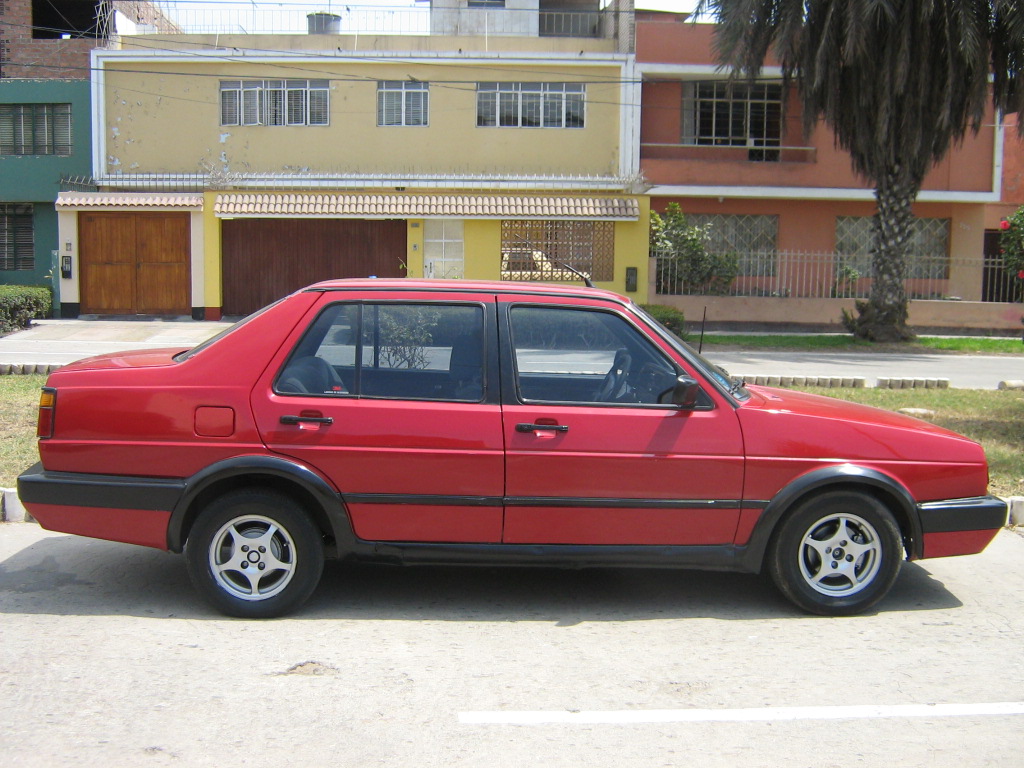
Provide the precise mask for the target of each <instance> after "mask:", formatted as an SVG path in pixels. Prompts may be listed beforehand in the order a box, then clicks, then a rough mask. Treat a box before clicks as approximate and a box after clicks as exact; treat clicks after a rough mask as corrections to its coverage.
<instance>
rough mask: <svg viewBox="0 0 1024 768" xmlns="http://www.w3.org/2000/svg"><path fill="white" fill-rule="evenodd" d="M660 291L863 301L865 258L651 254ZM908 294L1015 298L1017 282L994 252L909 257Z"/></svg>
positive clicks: (867, 286) (1021, 288)
mask: <svg viewBox="0 0 1024 768" xmlns="http://www.w3.org/2000/svg"><path fill="white" fill-rule="evenodd" d="M651 255H652V256H654V257H655V259H656V267H655V290H656V293H658V294H660V295H676V296H679V295H720V296H762V297H777V298H793V299H863V298H867V297H868V295H869V294H870V293H871V283H872V278H871V264H870V259H869V258H868V257H864V256H846V255H842V254H836V253H801V252H789V251H771V252H763V253H753V252H747V253H714V252H712V253H709V254H708V256H707V258H706V259H702V260H700V261H698V262H693V261H689V262H688V261H683V260H681V259H678V258H674V257H673V256H672V255H671V254H665V253H656V252H652V254H651ZM904 284H905V286H906V290H907V295H908V296H909V297H910V298H911V299H940V300H941V299H963V298H965V295H966V297H967V298H973V299H975V300H977V299H978V298H979V297H980V299H981V301H990V302H1020V301H1021V300H1022V293H1024V281H1021V280H1019V279H1017V278H1016V277H1014V276H1013V275H1011V274H1009V273H1008V272H1007V270H1006V269H1005V268H1004V267H1003V260H1002V258H1001V257H999V256H986V257H976V258H965V257H952V258H951V257H947V258H934V257H929V258H924V257H916V258H915V257H913V256H912V257H911V258H910V259H909V260H908V262H907V278H906V280H905V281H904Z"/></svg>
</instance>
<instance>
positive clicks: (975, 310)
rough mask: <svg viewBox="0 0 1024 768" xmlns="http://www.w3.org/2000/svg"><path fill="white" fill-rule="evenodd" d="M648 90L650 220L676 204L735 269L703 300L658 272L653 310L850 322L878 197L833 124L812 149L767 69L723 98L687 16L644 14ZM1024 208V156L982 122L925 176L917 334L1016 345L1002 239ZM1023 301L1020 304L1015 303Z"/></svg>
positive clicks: (702, 294) (992, 124)
mask: <svg viewBox="0 0 1024 768" xmlns="http://www.w3.org/2000/svg"><path fill="white" fill-rule="evenodd" d="M636 20H637V21H636V27H637V43H636V49H637V69H638V71H639V72H640V74H641V76H642V78H643V86H642V108H641V118H640V126H641V128H640V166H641V170H642V172H643V175H644V178H645V180H646V181H647V183H648V184H649V185H650V189H649V194H650V196H651V208H652V210H655V211H664V210H665V209H666V207H667V206H668V204H669V203H672V202H675V203H678V204H679V205H680V207H681V209H682V211H683V212H684V213H685V214H686V215H687V218H688V220H689V221H690V222H691V223H695V224H699V225H706V226H708V231H709V236H710V241H711V248H712V249H713V250H715V251H719V252H725V253H729V254H733V255H734V256H735V260H734V262H732V263H733V264H734V265H735V267H736V271H737V272H738V274H737V275H736V277H735V279H733V280H732V281H731V283H730V286H729V289H728V291H727V292H726V293H727V294H728V295H722V296H708V295H706V294H707V292H708V291H707V290H702V289H701V287H700V286H687V285H685V284H683V283H685V281H681V280H680V279H679V278H678V277H673V275H672V274H671V270H670V269H669V267H670V266H671V265H670V263H668V262H667V261H663V263H662V265H661V267H660V268H653V269H652V270H651V274H652V287H651V291H650V293H651V300H652V301H658V302H660V303H665V304H672V305H675V306H678V307H680V308H682V309H683V310H684V311H685V312H687V313H688V314H690V315H696V314H699V313H700V312H701V311H702V308H703V307H705V306H706V307H708V317H709V320H713V321H716V322H718V323H719V324H725V323H726V322H728V323H739V324H743V325H747V326H749V325H750V324H751V323H773V324H777V323H780V322H784V323H786V324H792V325H796V326H807V327H833V326H834V327H835V328H836V329H837V330H838V329H839V327H840V326H839V323H840V317H841V308H844V307H845V308H852V306H853V301H854V299H855V298H858V297H862V296H866V295H867V293H868V292H869V291H870V248H871V241H872V236H871V217H872V215H873V214H874V211H875V204H874V196H873V189H872V186H871V185H870V183H868V182H866V181H865V180H864V179H863V178H861V177H858V176H857V175H856V174H855V173H854V172H853V170H852V167H851V163H850V158H849V156H848V154H847V153H846V152H845V151H844V150H842V149H841V148H839V147H837V146H836V143H835V140H834V136H833V134H832V133H831V132H830V131H829V130H828V129H827V127H825V126H824V125H823V124H819V125H818V127H817V128H816V129H815V130H814V131H813V132H812V133H811V134H810V135H806V136H805V135H804V133H803V128H802V115H801V112H800V104H799V102H798V100H797V99H796V98H795V94H793V93H786V92H784V90H783V88H782V84H781V70H780V68H779V67H778V65H777V64H776V63H774V62H771V61H769V62H767V63H766V66H765V68H764V71H763V73H762V77H761V78H760V79H758V80H757V81H755V82H753V83H746V82H740V83H734V84H730V83H729V82H728V75H727V72H724V71H721V70H720V69H719V66H718V64H717V60H716V58H715V55H714V51H713V34H714V27H713V25H710V24H694V23H691V22H690V21H688V20H687V19H686V16H685V15H684V14H671V13H660V12H648V11H638V12H637V16H636ZM1022 202H1024V145H1022V143H1021V142H1020V141H1019V140H1018V137H1017V131H1016V128H1015V126H1014V125H1010V124H1009V121H1001V120H997V119H996V115H995V114H994V113H992V114H990V115H989V116H987V118H986V120H985V122H984V126H983V128H982V129H981V131H980V132H979V133H978V134H977V135H975V136H970V137H968V139H967V140H965V141H964V143H963V145H962V146H960V147H958V148H956V150H955V151H954V152H952V153H951V154H950V155H949V156H948V157H947V158H946V159H945V160H944V161H943V162H942V163H940V164H938V165H937V166H936V167H935V168H933V169H932V171H931V172H930V173H929V174H928V176H927V178H926V179H925V182H924V184H923V186H922V189H921V192H920V194H919V195H918V198H917V202H916V204H915V206H914V213H915V215H916V216H917V217H918V219H917V221H916V222H915V227H916V230H915V233H914V240H913V243H912V247H911V251H912V252H911V255H910V260H909V265H908V283H907V288H908V292H909V294H910V296H911V298H912V302H911V316H910V322H911V324H912V325H913V326H915V327H917V328H919V329H920V328H970V329H974V330H977V331H993V332H1007V331H1011V330H1012V331H1019V329H1020V315H1021V306H1020V304H1019V303H1016V304H1014V303H1012V302H1011V299H1012V298H1013V297H1014V286H1013V285H1012V282H1010V280H1009V278H1008V277H1007V276H1006V274H1005V272H1004V271H1003V270H1002V269H1001V266H1000V264H999V255H998V243H997V241H998V236H997V227H998V223H999V219H1000V218H1001V217H1002V216H1005V215H1007V214H1008V213H1010V212H1012V211H1013V210H1015V209H1016V208H1017V207H1019V205H1020V204H1021V203H1022ZM1018 295H1019V294H1018Z"/></svg>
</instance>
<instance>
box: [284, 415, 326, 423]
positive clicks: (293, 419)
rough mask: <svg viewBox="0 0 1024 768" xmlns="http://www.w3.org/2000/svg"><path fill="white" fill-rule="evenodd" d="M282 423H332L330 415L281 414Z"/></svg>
mask: <svg viewBox="0 0 1024 768" xmlns="http://www.w3.org/2000/svg"><path fill="white" fill-rule="evenodd" d="M281 423H282V424H333V423H334V419H332V418H331V417H330V416H282V417H281Z"/></svg>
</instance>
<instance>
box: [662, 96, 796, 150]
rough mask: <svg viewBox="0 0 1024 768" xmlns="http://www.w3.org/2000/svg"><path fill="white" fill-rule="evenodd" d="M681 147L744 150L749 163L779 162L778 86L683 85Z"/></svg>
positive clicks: (780, 125)
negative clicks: (734, 148)
mask: <svg viewBox="0 0 1024 768" xmlns="http://www.w3.org/2000/svg"><path fill="white" fill-rule="evenodd" d="M682 143H683V144H687V145H697V146H713V147H747V148H748V150H749V151H748V159H749V160H755V161H772V162H774V161H778V160H779V150H778V149H765V147H769V148H770V147H779V146H781V145H782V85H781V83H765V82H762V83H733V82H729V81H727V80H712V81H707V82H688V83H683V135H682Z"/></svg>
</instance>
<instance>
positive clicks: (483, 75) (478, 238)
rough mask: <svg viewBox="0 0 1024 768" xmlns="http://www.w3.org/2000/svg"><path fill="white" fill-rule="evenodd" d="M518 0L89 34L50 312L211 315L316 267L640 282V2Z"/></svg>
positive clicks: (262, 298) (450, 1)
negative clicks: (86, 85) (295, 22)
mask: <svg viewBox="0 0 1024 768" xmlns="http://www.w3.org/2000/svg"><path fill="white" fill-rule="evenodd" d="M515 4H516V5H521V6H525V7H512V6H513V5H514V3H513V2H512V0H510V1H509V3H508V5H507V6H506V5H505V4H504V3H500V4H499V3H494V2H489V3H483V4H482V3H479V2H477V1H476V0H438V1H437V2H435V3H434V4H433V6H432V7H431V8H414V9H410V14H414V13H415V14H418V16H417V17H416V18H413V19H412V21H411V22H408V26H409V27H410V28H412V29H413V32H412V33H405V34H394V32H395V31H396V29H398V28H399V27H402V26H403V25H404V24H406V23H407V22H405V21H402V20H396V19H395V18H394V17H389V19H388V21H387V23H386V24H385V26H386V27H387V29H386V30H384V31H386V32H389V33H391V34H380V32H381V30H380V29H378V30H377V33H376V34H370V33H368V32H367V31H365V30H362V29H353V28H352V27H353V26H366V25H367V24H368V23H369V22H367V21H366V20H365V19H363V18H359V19H348V20H347V19H346V18H345V17H344V16H343V15H334V14H324V13H319V14H311V15H310V16H309V18H308V20H306V19H303V21H304V22H306V23H308V27H307V30H306V31H304V32H303V31H300V30H295V31H293V32H291V33H283V32H286V29H285V27H286V26H287V25H286V24H284V23H283V22H273V23H272V24H271V28H272V29H273V30H275V31H274V32H267V33H263V34H222V33H216V34H214V33H204V34H191V33H188V32H189V31H190V26H189V24H187V23H180V27H181V29H182V30H183V31H182V33H180V34H170V35H168V34H165V33H161V34H151V32H155V30H150V29H149V28H142V27H140V28H138V29H135V30H133V31H134V32H135V34H130V35H122V36H121V38H120V40H119V44H118V45H117V46H116V47H113V48H109V49H100V50H97V51H96V52H94V54H93V62H92V64H93V127H94V143H93V178H92V180H91V186H87V187H83V190H84V191H77V192H63V193H61V195H60V197H59V199H58V201H57V208H58V213H59V221H60V231H61V250H62V253H65V254H70V255H72V256H73V258H74V261H75V262H76V265H77V266H76V268H75V269H73V270H72V271H71V275H70V277H68V278H65V279H63V280H62V282H61V303H62V310H63V311H64V312H65V313H67V315H74V314H76V313H81V314H170V315H181V314H191V315H192V316H193V317H196V318H206V319H215V318H219V317H220V316H221V315H222V314H227V315H239V314H245V313H248V312H250V311H253V310H255V309H257V308H258V307H260V306H262V305H264V304H266V303H268V302H269V301H272V300H274V299H276V298H278V297H280V296H282V295H284V294H286V293H288V292H290V291H292V290H295V289H297V288H300V287H302V286H304V285H306V284H309V283H311V282H315V281H317V280H321V279H326V278H336V277H357V276H358V277H365V276H368V275H379V276H398V275H408V276H410V277H455V278H462V277H465V278H474V279H494V280H499V279H529V280H544V281H570V280H572V281H575V280H578V279H579V278H578V277H577V276H576V274H575V273H574V270H575V271H576V272H579V273H582V274H583V275H586V276H589V277H590V278H592V279H593V281H594V282H595V283H596V284H598V285H600V286H601V287H607V288H611V289H613V290H618V291H620V292H624V293H628V295H630V296H632V297H633V298H635V299H636V300H638V301H644V300H646V292H647V285H648V275H647V271H648V254H647V234H648V213H649V205H648V199H647V197H646V196H645V195H644V194H642V192H643V186H642V183H641V179H640V174H639V141H638V135H639V84H638V78H637V77H636V73H635V67H636V64H635V56H634V54H633V43H632V25H633V14H632V7H631V5H630V6H629V7H628V8H625V7H624V8H622V9H620V8H619V7H618V6H611V7H607V8H605V9H603V10H602V9H600V8H599V7H598V5H597V4H596V3H593V4H591V3H587V4H585V5H582V4H578V3H576V4H573V3H570V4H568V6H567V4H566V3H562V4H560V6H559V7H560V10H552V9H550V8H549V7H548V6H547V5H545V4H544V3H540V4H538V0H532V3H531V2H518V3H515ZM164 5H165V6H173V5H174V3H165V4H164ZM481 5H482V6H484V7H476V6H481ZM346 10H347V11H349V12H352V11H351V7H346ZM169 13H170V14H173V8H172V9H171V10H170V11H169ZM368 18H369V17H368ZM410 18H412V17H411V16H410ZM221 21H222V20H221ZM347 22H348V25H347V26H346V23H347ZM250 26H251V25H250ZM378 26H379V25H378ZM417 29H418V30H419V31H416V30H417ZM203 31H204V32H205V28H204V30H203ZM398 31H403V32H408V29H398Z"/></svg>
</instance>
